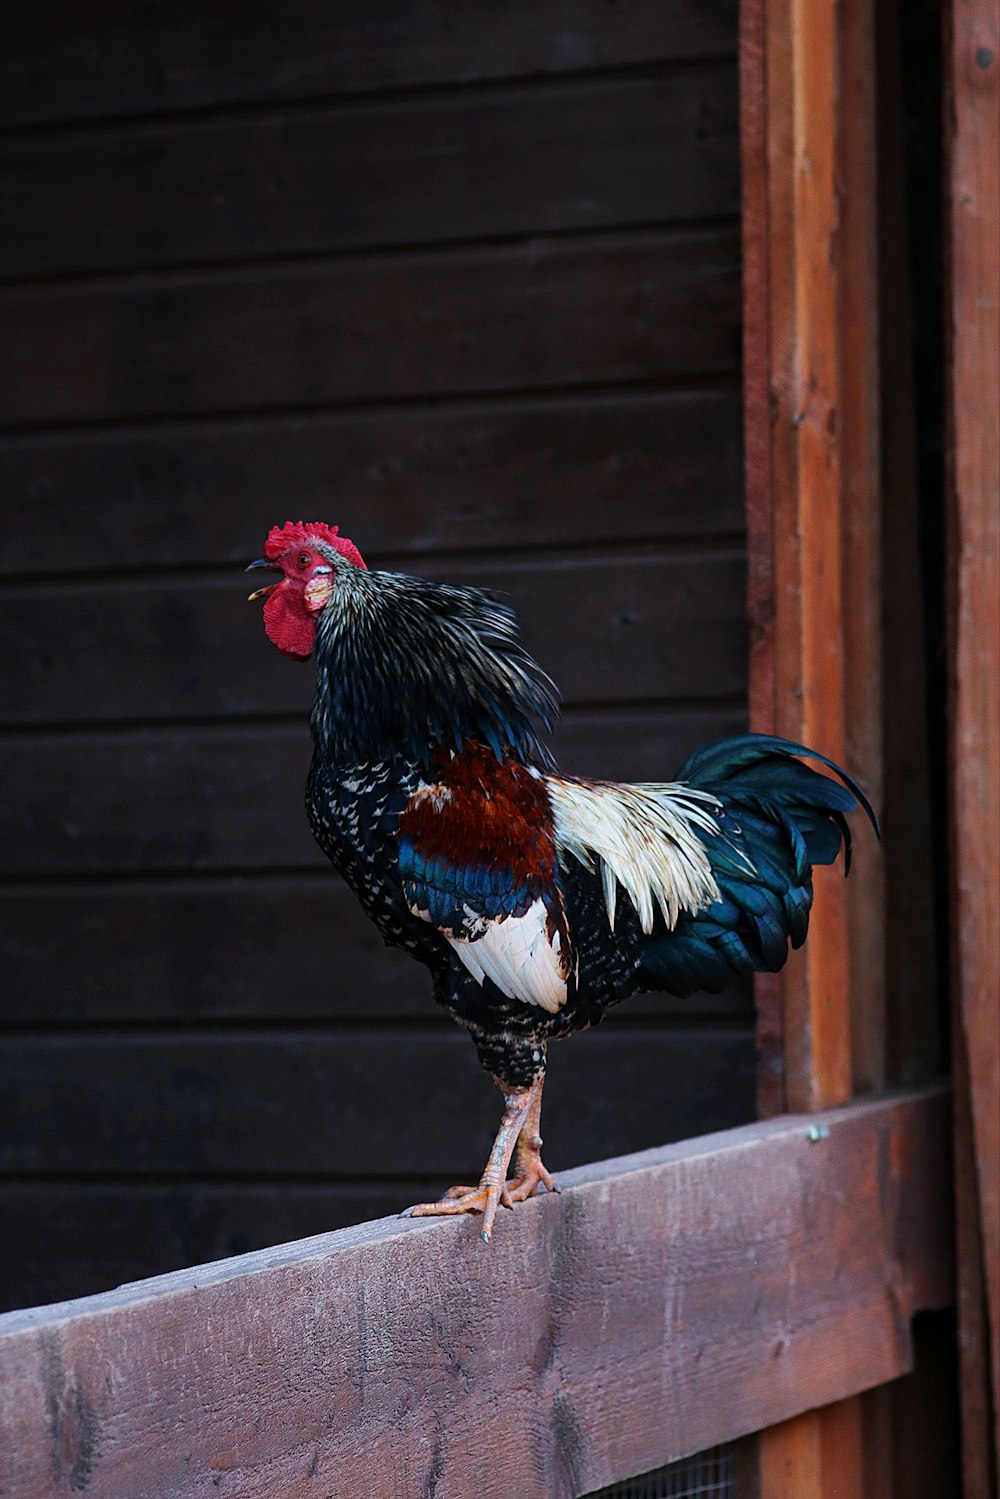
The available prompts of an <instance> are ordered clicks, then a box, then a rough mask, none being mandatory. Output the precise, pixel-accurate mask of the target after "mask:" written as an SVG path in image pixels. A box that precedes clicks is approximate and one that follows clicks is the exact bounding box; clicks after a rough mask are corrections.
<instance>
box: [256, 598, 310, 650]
mask: <svg viewBox="0 0 1000 1499" xmlns="http://www.w3.org/2000/svg"><path fill="white" fill-rule="evenodd" d="M264 629H265V630H266V631H267V638H268V640H270V641H271V642H272V643H273V644H274V645H276V646H277V647H278V650H279V651H281V652H282V653H283V654H284V655H286V656H290V657H291V659H292V660H293V661H308V659H309V657H310V656H311V655H312V649H313V642H314V641H315V639H316V623H315V620H314V619H313V617H312V615H311V614H310V613H309V611H308V609H307V608H306V606H305V601H304V599H303V596H302V590H301V588H295V587H293V586H292V585H290V584H288V583H279V584H278V586H277V588H276V589H275V590H274V592H273V593H272V594H271V596H270V597H269V598H268V600H267V602H266V604H265V605H264Z"/></svg>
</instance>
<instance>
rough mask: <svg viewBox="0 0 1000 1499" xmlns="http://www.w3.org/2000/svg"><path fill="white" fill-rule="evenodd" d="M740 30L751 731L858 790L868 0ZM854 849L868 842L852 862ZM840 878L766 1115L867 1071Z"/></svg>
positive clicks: (813, 1496)
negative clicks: (835, 766) (841, 773)
mask: <svg viewBox="0 0 1000 1499" xmlns="http://www.w3.org/2000/svg"><path fill="white" fill-rule="evenodd" d="M741 30H742V36H743V38H744V46H745V50H744V54H743V61H742V68H741V76H742V79H743V90H742V101H743V102H742V116H741V139H742V152H743V160H744V180H745V182H746V184H747V189H746V194H745V197H744V245H745V247H746V251H747V270H748V279H747V280H745V282H744V306H745V309H746V317H747V326H748V330H749V331H750V332H751V334H752V336H753V337H754V338H755V339H756V348H755V354H754V356H753V357H752V358H751V360H750V361H749V363H748V366H747V382H748V383H747V394H746V401H745V422H746V452H747V458H748V465H747V488H748V495H749V503H748V537H749V546H750V561H749V574H750V580H751V592H750V604H751V609H752V611H753V614H752V623H753V627H754V630H755V636H754V641H755V644H754V650H753V653H752V657H751V686H750V704H751V725H752V727H753V728H755V729H759V730H762V731H764V732H772V733H779V734H783V735H786V736H787V737H789V738H791V739H795V740H798V741H800V742H803V743H806V744H810V745H813V746H815V747H816V748H818V749H821V750H822V751H823V752H824V753H826V754H828V755H830V756H832V757H833V758H834V759H835V760H837V761H839V762H840V763H842V764H844V763H846V765H847V766H848V768H849V769H850V770H851V771H852V772H853V773H855V774H857V775H859V776H860V778H861V780H862V782H865V781H866V766H865V764H864V763H860V764H859V763H856V760H855V758H854V757H855V756H857V757H872V759H873V764H872V767H871V769H872V775H873V779H872V781H871V783H870V785H871V789H872V790H873V791H874V792H876V793H877V791H878V789H879V787H880V784H881V781H880V771H881V752H882V745H881V740H880V733H879V731H880V726H881V702H880V684H881V640H880V628H881V609H880V603H879V595H878V588H877V585H878V582H879V558H880V548H879V541H880V531H879V528H878V521H877V506H876V505H875V501H876V500H877V495H878V485H877V478H878V451H879V450H878V434H879V408H878V394H877V389H878V388H877V381H876V370H877V347H878V346H877V305H878V304H877V283H876V281H875V278H874V272H875V267H876V251H875V247H876V234H875V204H876V196H875V194H876V183H875V181H874V180H873V177H872V158H873V154H874V152H873V143H874V139H875V110H874V91H873V86H872V72H873V61H874V58H873V52H874V8H873V7H872V6H871V5H870V4H868V3H861V4H858V5H854V4H851V5H846V6H843V5H837V4H834V3H832V0H819V3H817V0H803V3H798V0H792V4H790V5H777V4H771V3H770V0H759V3H758V0H750V3H749V4H747V5H746V6H745V7H744V14H743V17H742V21H741ZM867 855H868V843H867V840H866V841H865V842H864V843H863V844H862V848H861V855H860V859H859V861H858V862H859V863H860V862H861V860H863V859H865V858H866V857H867ZM840 873H841V872H840V871H839V870H834V869H832V868H831V869H821V870H817V872H816V881H815V883H816V894H817V899H816V905H815V907H814V910H813V915H812V920H811V923H810V933H809V941H808V943H807V944H806V947H805V949H804V950H803V953H802V954H801V955H798V956H797V957H796V956H795V955H793V958H792V960H791V961H790V962H789V964H788V965H787V967H786V969H785V970H784V972H783V973H782V975H781V979H780V982H779V983H775V982H774V981H765V982H764V983H763V984H761V985H760V988H759V999H760V1021H759V1035H760V1038H761V1040H762V1043H763V1056H762V1060H763V1068H762V1073H761V1085H760V1086H759V1089H758V1097H759V1101H760V1104H761V1106H762V1107H763V1108H765V1109H767V1110H774V1109H779V1108H781V1107H782V1106H785V1107H792V1108H802V1109H806V1110H808V1109H816V1108H822V1107H828V1106H830V1105H831V1104H833V1103H838V1102H844V1101H845V1100H846V1099H847V1098H849V1097H850V1095H851V1092H852V1087H853V1086H854V1083H855V1080H856V1081H857V1083H858V1085H863V1086H872V1085H877V1084H878V1083H879V1082H880V1081H882V1080H883V1079H884V1067H885V1049H886V1043H885V1023H884V1014H883V989H884V985H883V984H882V982H881V977H880V976H881V973H882V965H883V940H882V912H883V904H884V902H883V893H882V889H883V887H882V875H881V868H880V865H879V863H878V862H877V861H873V862H872V864H871V865H870V866H869V867H868V868H867V869H866V871H865V874H864V875H863V877H862V879H861V881H860V888H859V889H858V890H857V891H855V892H854V893H853V894H852V897H851V905H850V906H848V900H847V895H846V891H845V887H844V882H843V879H842V878H841V877H840ZM855 977H856V978H857V979H858V992H857V995H856V996H855V994H854V992H853V986H852V980H853V979H854V978H855ZM852 1007H853V1008H854V1010H855V1013H856V1014H857V1015H858V1016H859V1017H860V1018H861V1024H860V1025H858V1026H855V1027H853V1034H852V1018H851V1017H852ZM873 1383H874V1381H873ZM864 1427H865V1422H864V1411H863V1408H862V1406H861V1405H860V1404H859V1403H858V1402H857V1401H853V1400H852V1401H847V1402H843V1403H841V1404H839V1405H837V1406H834V1407H831V1408H828V1409H824V1410H818V1411H813V1412H810V1413H808V1414H806V1415H804V1416H801V1417H799V1418H798V1419H797V1420H796V1421H794V1422H791V1423H786V1424H785V1425H783V1426H781V1427H778V1428H776V1429H774V1430H771V1431H768V1432H765V1433H764V1434H763V1436H762V1438H761V1442H760V1451H759V1457H760V1474H759V1476H760V1492H761V1496H762V1499H786V1496H787V1499H791V1496H792V1495H794V1496H795V1499H826V1496H833V1495H835V1494H836V1495H839V1496H841V1499H861V1496H862V1495H864V1494H865V1491H866V1490H865V1485H866V1482H867V1478H868V1477H870V1475H871V1472H872V1468H871V1465H870V1464H869V1465H868V1466H867V1475H866V1463H865V1453H864Z"/></svg>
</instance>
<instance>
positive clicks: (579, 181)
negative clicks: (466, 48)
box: [0, 63, 739, 277]
mask: <svg viewBox="0 0 1000 1499" xmlns="http://www.w3.org/2000/svg"><path fill="white" fill-rule="evenodd" d="M609 120H613V121H614V128H613V129H609V128H608V122H609ZM738 192H739V188H738V158H737V151H736V70H735V67H734V66H733V65H732V64H728V63H727V64H723V63H712V64H708V65H707V66H705V67H703V68H698V69H692V68H684V69H683V70H681V71H679V72H667V73H661V74H659V75H657V76H655V77H638V78H624V79H619V78H612V79H590V80H588V81H587V82H586V83H580V84H572V85H566V84H525V85H519V86H516V87H505V88H500V89H490V90H487V91H486V92H480V93H475V94H469V93H468V92H466V91H465V90H460V91H458V92H456V93H446V94H444V95H431V96H427V95H422V96H420V97H417V98H407V99H404V100H398V99H394V100H391V101H389V102H381V103H378V104H370V103H350V104H345V105H338V106H325V107H317V108H311V109H298V110H296V111H294V113H292V114H290V115H289V114H285V113H275V112H274V111H270V110H269V111H267V112H265V113H263V114H254V115H250V116H246V115H240V116H237V117H235V118H234V117H232V116H229V115H224V116H221V117H219V116H213V117H211V118H209V119H207V120H205V119H199V120H197V121H195V122H193V123H192V122H189V121H183V122H180V123H177V122H170V123H166V124H164V123H162V122H157V123H155V124H151V125H129V126H116V127H112V128H104V129H99V130H86V131H79V130H72V131H58V132H46V133H45V134H43V135H39V136H26V137H21V138H20V139H18V140H15V141H12V142H9V143H8V145H7V147H6V149H5V151H4V153H3V157H2V164H0V196H2V198H3V201H4V205H5V212H6V214H7V216H8V222H9V223H10V224H12V225H13V226H16V232H15V233H13V234H10V235H8V236H6V237H5V239H4V240H3V242H2V245H0V275H3V276H32V277H37V276H45V275H51V274H65V273H68V272H72V273H79V272H85V271H119V270H131V269H136V268H140V267H148V266H171V265H180V264H194V263H205V264H207V263H211V262H213V261H217V260H254V259H257V258H259V257H261V256H281V255H301V254H318V253H323V252H330V251H345V250H356V249H359V248H364V247H372V246H392V245H405V244H433V243H435V242H437V241H441V240H472V239H481V238H486V237H490V236H497V235H517V234H536V233H550V232H553V231H561V232H565V231H567V230H580V229H603V228H606V227H607V226H608V225H612V224H613V225H616V226H621V227H625V226H626V225H628V224H642V223H653V222H656V221H668V222H669V221H672V220H678V219H688V220H690V219H705V218H719V217H724V216H731V215H732V214H733V213H734V212H735V211H736V207H737V201H738ZM95 204H99V205H100V211H99V212H96V213H95V211H94V205H95Z"/></svg>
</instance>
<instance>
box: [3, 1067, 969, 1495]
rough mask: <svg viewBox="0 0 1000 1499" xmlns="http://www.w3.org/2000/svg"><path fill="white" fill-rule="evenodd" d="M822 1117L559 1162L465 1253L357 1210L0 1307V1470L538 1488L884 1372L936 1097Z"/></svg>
mask: <svg viewBox="0 0 1000 1499" xmlns="http://www.w3.org/2000/svg"><path fill="white" fill-rule="evenodd" d="M822 1121H823V1123H825V1124H826V1125H827V1126H828V1128H829V1130H830V1134H829V1137H828V1138H826V1139H824V1140H822V1141H820V1142H818V1143H815V1144H814V1143H810V1141H809V1139H808V1135H807V1123H808V1121H806V1120H804V1119H802V1118H795V1117H792V1118H785V1119H780V1120H774V1121H770V1122H767V1123H763V1124H757V1125H751V1126H748V1127H746V1128H745V1129H742V1130H740V1131H737V1132H734V1133H732V1134H730V1135H722V1136H717V1137H715V1138H712V1139H708V1140H698V1141H691V1142H687V1143H684V1144H681V1145H677V1146H674V1147H668V1148H667V1149H665V1150H661V1151H657V1152H653V1153H650V1154H647V1155H644V1156H639V1157H634V1158H632V1159H629V1160H625V1161H618V1162H612V1163H605V1164H603V1165H599V1166H591V1167H587V1168H584V1169H583V1170H582V1171H581V1172H579V1173H576V1174H574V1175H571V1176H568V1177H567V1178H566V1182H565V1186H566V1189H567V1190H565V1191H564V1193H563V1195H562V1196H561V1197H558V1198H548V1199H546V1200H543V1201H536V1202H532V1203H528V1204H526V1205H524V1206H523V1207H521V1208H520V1209H519V1210H518V1211H517V1212H516V1213H515V1214H514V1215H513V1216H508V1215H505V1216H504V1219H503V1222H502V1223H500V1224H498V1225H497V1232H496V1234H495V1237H494V1242H493V1244H492V1246H491V1248H490V1250H489V1251H484V1248H483V1246H482V1244H481V1243H479V1241H478V1240H477V1239H476V1237H475V1236H474V1235H473V1234H471V1233H470V1232H469V1231H468V1230H469V1225H468V1223H464V1222H441V1221H431V1222H427V1223H415V1224H413V1223H411V1224H406V1223H400V1222H399V1221H398V1220H385V1221H383V1222H382V1223H376V1224H371V1225H367V1226H365V1227H363V1228H361V1229H357V1230H345V1231H343V1232H342V1233H341V1234H339V1235H324V1236H321V1237H320V1238H318V1239H313V1240H307V1241H306V1242H305V1243H302V1244H299V1245H294V1246H285V1247H283V1248H280V1249H276V1250H272V1251H265V1252H264V1253H262V1254H259V1255H252V1256H247V1257H245V1258H243V1259H238V1260H229V1261H223V1262H222V1263H220V1264H219V1265H216V1266H211V1267H199V1268H198V1269H196V1270H192V1271H182V1272H179V1273H178V1274H177V1275H173V1276H168V1277H165V1278H163V1279H161V1280H159V1281H154V1282H146V1283H140V1284H139V1285H136V1286H132V1287H126V1288H124V1289H123V1290H121V1291H117V1292H111V1293H109V1294H108V1295H107V1296H103V1297H97V1298H93V1299H91V1300H87V1301H82V1302H76V1303H64V1304H63V1305H62V1306H58V1307H53V1308H48V1309H42V1310H40V1311H36V1312H23V1313H19V1312H14V1313H11V1314H9V1315H8V1316H6V1317H5V1318H3V1320H2V1321H0V1425H2V1428H3V1430H4V1433H5V1438H6V1439H5V1441H4V1442H3V1443H2V1444H0V1453H2V1454H3V1455H2V1457H0V1464H2V1465H3V1466H2V1468H0V1473H2V1479H3V1484H4V1487H5V1489H6V1491H7V1493H8V1494H10V1495H11V1499H15V1496H16V1499H36V1496H37V1499H41V1496H42V1495H44V1496H46V1499H55V1496H56V1495H58V1494H61V1493H70V1492H73V1491H74V1489H78V1488H79V1487H80V1485H81V1482H82V1480H83V1476H84V1475H86V1481H87V1484H88V1491H89V1492H90V1493H91V1494H93V1495H94V1496H95V1499H116V1496H122V1499H124V1496H126V1495H127V1496H128V1499H135V1496H136V1495H137V1494H139V1493H150V1494H152V1493H155V1494H157V1495H159V1496H161V1499H170V1496H172V1495H177V1496H180V1495H185V1496H187V1495H189V1494H190V1493H191V1492H192V1491H197V1490H198V1489H199V1488H200V1487H201V1486H202V1485H204V1486H205V1487H206V1489H209V1486H210V1485H212V1484H213V1482H214V1480H215V1479H218V1483H217V1484H215V1487H216V1488H220V1489H223V1491H225V1490H226V1489H229V1490H230V1491H232V1492H234V1493H235V1492H239V1493H240V1494H241V1495H242V1496H244V1499H254V1496H256V1495H265V1494H266V1495H267V1496H268V1499H281V1496H282V1495H285V1494H288V1495H291V1494H295V1495H296V1496H297V1499H299V1496H301V1499H308V1496H311V1495H320V1494H323V1495H326V1494H329V1493H330V1492H331V1484H333V1485H334V1486H335V1488H336V1489H337V1490H338V1491H345V1490H350V1491H353V1492H370V1491H371V1488H372V1484H373V1483H374V1482H376V1481H377V1482H378V1484H379V1485H380V1488H381V1491H382V1492H383V1493H385V1494H386V1495H393V1494H399V1495H411V1494H414V1493H420V1492H426V1491H427V1489H428V1484H429V1485H430V1489H431V1491H433V1492H435V1493H436V1494H437V1495H438V1496H439V1499H446V1496H451V1495H468V1494H469V1493H479V1494H483V1495H485V1496H487V1499H490V1496H492V1495H499V1494H501V1493H504V1494H507V1493H511V1492H516V1493H518V1494H519V1495H523V1496H524V1499H535V1496H538V1499H542V1496H545V1499H559V1496H563V1495H566V1496H570V1495H575V1494H579V1493H581V1492H585V1491H586V1490H587V1489H590V1488H594V1487H597V1486H599V1485H601V1484H603V1483H606V1482H609V1481H612V1480H614V1479H617V1478H620V1477H621V1476H622V1475H623V1474H629V1473H635V1472H641V1471H646V1470H649V1469H651V1468H653V1467H656V1466H657V1465H659V1464H661V1463H663V1462H665V1461H669V1460H671V1459H673V1458H677V1457H680V1456H683V1455H685V1454H687V1453H690V1452H693V1451H697V1450H699V1449H702V1448H705V1447H708V1446H710V1445H712V1444H714V1443H715V1442H718V1441H720V1440H725V1439H729V1438H732V1437H736V1436H739V1435H741V1434H742V1433H744V1432H748V1431H752V1430H756V1429H758V1428H760V1427H761V1426H763V1425H767V1424H769V1423H773V1422H775V1421H778V1420H781V1419H783V1418H788V1417H791V1416H794V1415H795V1414H797V1413H798V1412H800V1411H801V1410H803V1409H808V1408H810V1407H813V1406H815V1405H817V1404H823V1403H828V1402H830V1401H832V1400H836V1399H838V1398H842V1397H843V1396H845V1395H847V1394H850V1393H852V1392H853V1391H855V1390H857V1389H860V1388H863V1387H865V1386H867V1385H868V1384H870V1383H871V1382H872V1381H873V1380H885V1379H890V1378H893V1377H895V1376H896V1375H898V1374H900V1373H903V1372H905V1370H906V1369H907V1368H908V1367H910V1363H911V1359H912V1344H911V1337H910V1326H909V1323H910V1318H911V1317H912V1316H913V1314H914V1312H915V1311H917V1310H919V1309H920V1308H923V1307H927V1306H936V1305H940V1304H941V1303H942V1302H943V1301H944V1300H946V1299H947V1297H948V1294H949V1276H950V1266H949V1256H948V1247H947V1235H946V1233H945V1232H944V1223H945V1220H946V1207H945V1197H944V1191H945V1190H946V1188H945V1186H944V1182H945V1171H944V1163H945V1159H946V1153H947V1141H946V1132H947V1123H946V1105H945V1101H944V1098H943V1097H942V1095H941V1094H940V1093H938V1094H934V1093H931V1094H925V1095H923V1096H911V1097H902V1098H898V1099H895V1100H882V1101H879V1102H874V1103H865V1104H860V1105H854V1106H852V1107H851V1108H850V1109H848V1110H844V1111H842V1112H839V1113H838V1112H834V1113H831V1114H829V1115H825V1116H822ZM848 1202H849V1203H850V1204H851V1211H850V1213H846V1212H845V1211H844V1204H845V1203H848ZM723 1204H724V1210H720V1209H721V1208H722V1205H723ZM640 1293H641V1294H640ZM512 1306H513V1307H514V1308H516V1311H515V1313H514V1314H513V1315H512V1311H511V1309H512ZM235 1369H239V1370H240V1378H239V1379H238V1380H235V1379H234V1378H233V1371H234V1370H235ZM498 1412H499V1413H500V1414H499V1415H498ZM151 1431H155V1433H156V1440H155V1441H150V1439H149V1438H150V1432H151ZM525 1431H528V1432H530V1433H531V1436H530V1439H529V1440H523V1434H524V1432H525ZM498 1439H503V1440H504V1442H505V1445H504V1452H505V1460H504V1464H503V1468H502V1470H501V1471H498V1470H497V1469H496V1466H495V1463H494V1461H493V1454H495V1451H496V1442H497V1440H498ZM376 1475H377V1478H376ZM209 1491H210V1489H209ZM796 1499H799V1495H796Z"/></svg>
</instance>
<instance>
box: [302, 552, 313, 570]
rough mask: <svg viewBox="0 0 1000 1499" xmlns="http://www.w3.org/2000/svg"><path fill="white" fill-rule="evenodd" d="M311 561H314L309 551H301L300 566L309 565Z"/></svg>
mask: <svg viewBox="0 0 1000 1499" xmlns="http://www.w3.org/2000/svg"><path fill="white" fill-rule="evenodd" d="M311 561H312V558H311V557H310V555H309V553H308V552H300V553H299V566H300V567H308V566H309V564H310V562H311Z"/></svg>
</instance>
